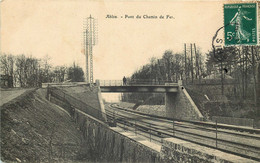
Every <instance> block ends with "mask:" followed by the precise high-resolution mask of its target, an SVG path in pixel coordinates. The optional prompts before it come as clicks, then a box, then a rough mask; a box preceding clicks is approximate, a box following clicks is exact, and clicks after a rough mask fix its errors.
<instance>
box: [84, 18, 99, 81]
mask: <svg viewBox="0 0 260 163" xmlns="http://www.w3.org/2000/svg"><path fill="white" fill-rule="evenodd" d="M96 24H97V21H96V19H95V18H93V17H91V15H90V16H89V17H88V18H87V19H86V27H84V51H85V55H86V82H87V83H90V84H93V80H94V79H93V46H94V45H96V44H97V25H96Z"/></svg>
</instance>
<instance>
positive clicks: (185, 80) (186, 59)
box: [184, 44, 187, 84]
mask: <svg viewBox="0 0 260 163" xmlns="http://www.w3.org/2000/svg"><path fill="white" fill-rule="evenodd" d="M184 55H185V71H184V73H185V82H186V84H187V56H186V44H184Z"/></svg>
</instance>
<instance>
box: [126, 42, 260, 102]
mask: <svg viewBox="0 0 260 163" xmlns="http://www.w3.org/2000/svg"><path fill="white" fill-rule="evenodd" d="M184 49H185V50H184V53H174V52H173V51H172V50H166V51H165V52H164V53H163V55H162V57H161V58H155V57H153V58H151V59H150V62H149V63H148V64H146V65H144V66H142V67H141V68H140V69H139V70H137V71H136V72H134V73H133V74H132V76H131V77H130V80H133V81H134V80H142V79H146V80H149V81H167V82H178V80H180V79H181V80H183V81H184V84H185V83H186V84H187V83H189V84H193V82H194V81H201V80H202V79H204V78H205V77H207V76H208V77H209V76H211V77H212V76H213V74H215V76H218V77H219V78H220V80H219V81H220V84H222V89H223V87H224V85H225V84H224V81H225V78H226V76H230V77H231V78H232V79H233V81H235V82H236V83H234V84H236V85H237V86H238V88H239V91H238V92H239V93H240V97H241V98H242V99H246V98H247V97H250V96H251V95H253V98H254V101H255V103H256V102H257V100H258V99H259V93H258V92H260V86H259V81H260V79H259V77H260V75H259V67H260V66H259V65H260V46H241V47H238V46H230V47H224V48H223V49H217V50H214V51H213V50H211V51H208V53H206V54H205V55H202V53H201V52H200V50H199V48H198V49H196V45H195V44H194V45H192V44H191V45H190V46H186V45H185V47H184ZM196 83H198V82H196ZM249 87H251V88H252V90H253V92H252V91H249ZM222 94H223V91H222Z"/></svg>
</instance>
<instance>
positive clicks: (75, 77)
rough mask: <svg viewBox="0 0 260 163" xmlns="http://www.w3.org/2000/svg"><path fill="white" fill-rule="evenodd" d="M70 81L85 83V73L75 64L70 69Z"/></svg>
mask: <svg viewBox="0 0 260 163" xmlns="http://www.w3.org/2000/svg"><path fill="white" fill-rule="evenodd" d="M68 80H70V81H71V82H83V81H84V72H83V70H82V68H81V67H79V66H77V65H75V63H74V64H73V66H71V67H69V68H68Z"/></svg>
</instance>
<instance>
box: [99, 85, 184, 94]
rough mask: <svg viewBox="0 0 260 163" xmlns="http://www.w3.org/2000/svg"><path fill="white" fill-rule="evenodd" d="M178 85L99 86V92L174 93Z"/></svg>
mask: <svg viewBox="0 0 260 163" xmlns="http://www.w3.org/2000/svg"><path fill="white" fill-rule="evenodd" d="M178 87H179V86H178V85H126V86H100V89H101V92H147V93H148V92H150V93H176V92H178Z"/></svg>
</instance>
